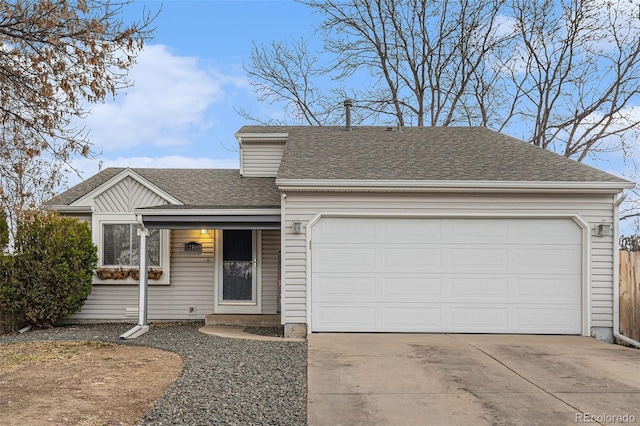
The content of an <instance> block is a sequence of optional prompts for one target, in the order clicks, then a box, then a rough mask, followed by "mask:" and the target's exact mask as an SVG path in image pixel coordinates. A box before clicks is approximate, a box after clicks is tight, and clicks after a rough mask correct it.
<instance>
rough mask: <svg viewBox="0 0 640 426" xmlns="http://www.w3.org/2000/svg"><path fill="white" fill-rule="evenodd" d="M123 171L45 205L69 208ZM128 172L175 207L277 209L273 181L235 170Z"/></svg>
mask: <svg viewBox="0 0 640 426" xmlns="http://www.w3.org/2000/svg"><path fill="white" fill-rule="evenodd" d="M123 170H125V169H124V168H108V169H105V170H103V171H101V172H100V173H98V174H96V175H94V176H92V177H90V178H88V179H87V180H85V181H83V182H81V183H79V184H78V185H76V186H74V187H72V188H70V189H68V190H67V191H65V192H63V193H61V194H59V195H57V196H55V197H54V198H52V199H51V200H50V201H49V203H48V204H49V205H69V204H71V203H73V202H74V201H75V200H77V199H79V198H80V197H82V196H83V195H85V194H87V193H88V192H91V191H92V190H93V189H95V188H97V187H98V186H100V185H102V184H103V183H105V182H106V181H108V180H109V179H111V178H112V177H114V176H116V175H117V174H118V173H120V172H122V171H123ZM131 170H133V171H134V172H136V173H138V174H139V175H140V176H142V177H143V178H145V179H147V180H148V181H150V182H152V183H153V184H155V185H157V186H158V187H159V188H160V189H162V190H164V191H166V192H168V193H169V194H171V195H172V196H174V197H175V198H177V199H179V200H180V201H181V202H182V203H183V204H184V206H179V207H178V208H280V193H279V191H278V189H277V188H276V185H275V179H274V178H261V177H241V176H240V171H239V170H237V169H143V168H140V169H139V168H132V169H131ZM176 207H177V206H173V208H176Z"/></svg>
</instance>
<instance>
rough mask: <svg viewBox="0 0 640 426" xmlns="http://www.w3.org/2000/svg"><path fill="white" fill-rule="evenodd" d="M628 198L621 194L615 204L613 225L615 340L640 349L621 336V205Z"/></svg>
mask: <svg viewBox="0 0 640 426" xmlns="http://www.w3.org/2000/svg"><path fill="white" fill-rule="evenodd" d="M626 198H627V194H625V193H623V194H621V195H620V196H619V197H618V198H617V199H616V200H614V202H613V223H614V226H615V229H616V232H615V233H614V236H613V335H614V337H615V338H617V339H620V340H622V341H623V342H626V343H628V344H630V345H631V346H635V347H636V348H640V342H638V341H636V340H633V339H631V338H630V337H627V336H625V335H623V334H620V241H619V238H620V225H619V221H620V210H619V207H620V204H622V202H623V201H624V200H625V199H626Z"/></svg>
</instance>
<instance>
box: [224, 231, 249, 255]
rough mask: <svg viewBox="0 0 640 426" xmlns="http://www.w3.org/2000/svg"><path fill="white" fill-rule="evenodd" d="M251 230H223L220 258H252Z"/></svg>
mask: <svg viewBox="0 0 640 426" xmlns="http://www.w3.org/2000/svg"><path fill="white" fill-rule="evenodd" d="M251 236H252V233H251V230H237V231H236V230H225V231H223V234H222V260H225V261H226V260H252V259H253V255H252V247H251V245H252V238H251Z"/></svg>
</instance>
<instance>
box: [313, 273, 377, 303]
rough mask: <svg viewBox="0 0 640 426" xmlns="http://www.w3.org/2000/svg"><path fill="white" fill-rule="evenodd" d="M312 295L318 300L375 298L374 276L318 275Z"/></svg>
mask: <svg viewBox="0 0 640 426" xmlns="http://www.w3.org/2000/svg"><path fill="white" fill-rule="evenodd" d="M315 279H316V285H315V286H314V288H313V293H312V297H313V299H314V300H317V301H319V302H322V301H340V300H345V299H347V300H351V299H358V300H361V301H363V300H375V299H376V277H375V276H374V275H370V276H350V277H345V276H331V275H318V276H317V277H316V278H315Z"/></svg>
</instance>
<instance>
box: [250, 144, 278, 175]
mask: <svg viewBox="0 0 640 426" xmlns="http://www.w3.org/2000/svg"><path fill="white" fill-rule="evenodd" d="M284 146H285V143H284V141H261V142H243V144H242V149H241V152H240V155H241V170H240V174H241V175H242V176H253V177H276V175H277V174H278V169H279V168H280V160H282V153H283V152H284Z"/></svg>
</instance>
